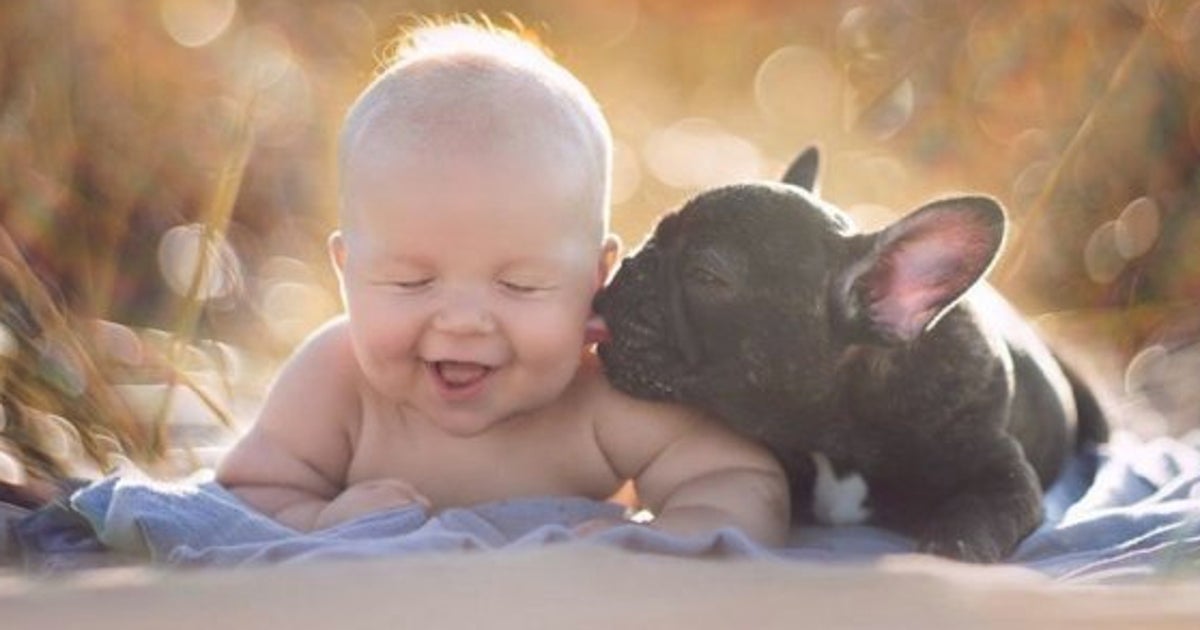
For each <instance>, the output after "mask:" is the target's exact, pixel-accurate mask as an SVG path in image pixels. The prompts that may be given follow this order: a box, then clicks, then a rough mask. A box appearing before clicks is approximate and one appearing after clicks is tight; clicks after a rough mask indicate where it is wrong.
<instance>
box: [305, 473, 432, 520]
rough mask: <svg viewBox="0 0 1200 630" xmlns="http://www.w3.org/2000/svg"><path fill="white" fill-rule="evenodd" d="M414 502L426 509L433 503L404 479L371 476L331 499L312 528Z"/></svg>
mask: <svg viewBox="0 0 1200 630" xmlns="http://www.w3.org/2000/svg"><path fill="white" fill-rule="evenodd" d="M412 503H419V504H421V505H422V506H423V507H424V508H425V509H426V510H428V509H429V508H430V506H431V505H432V504H431V503H430V502H429V499H427V498H425V495H423V494H421V493H420V492H418V491H417V489H416V488H414V487H413V486H412V484H410V483H408V482H407V481H404V480H403V479H371V480H369V481H362V482H359V483H356V484H354V485H352V486H350V487H348V488H346V489H345V490H343V491H342V493H341V494H339V495H338V496H337V497H335V498H334V499H333V500H332V501H330V502H329V505H326V506H325V508H324V509H322V510H321V513H320V514H319V515H317V521H316V523H314V524H313V529H314V530H318V529H325V528H327V527H332V526H333V525H337V524H338V523H344V522H346V521H349V520H352V519H355V518H358V517H360V516H363V515H366V514H371V513H374V512H382V511H384V510H390V509H393V508H398V507H403V506H405V505H409V504H412Z"/></svg>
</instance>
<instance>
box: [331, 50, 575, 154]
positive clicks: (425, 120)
mask: <svg viewBox="0 0 1200 630" xmlns="http://www.w3.org/2000/svg"><path fill="white" fill-rule="evenodd" d="M581 109H582V108H581V107H580V104H579V103H577V102H575V101H574V100H573V98H572V96H571V95H570V94H569V93H568V92H567V91H565V90H563V89H559V88H557V87H556V86H554V85H553V84H552V83H551V82H550V81H549V80H548V79H547V78H546V77H544V76H541V75H540V74H538V73H537V72H535V71H533V70H530V69H527V68H523V67H520V66H516V65H513V64H510V63H507V62H505V61H503V60H498V59H492V58H488V57H485V56H480V55H477V54H470V53H461V54H456V55H450V56H446V57H432V58H426V59H417V60H415V61H412V62H410V63H407V64H404V65H401V66H398V67H396V68H393V69H391V70H389V72H388V73H386V74H385V75H383V76H382V77H381V78H380V79H379V80H378V81H376V83H375V84H373V85H372V86H371V88H369V89H368V91H367V93H365V94H364V95H363V97H362V98H361V99H360V101H359V102H358V103H356V104H355V107H354V108H353V110H352V111H351V113H350V115H349V116H348V117H347V120H346V126H345V129H344V130H343V135H342V141H343V146H342V152H343V158H351V157H353V155H354V153H355V152H356V151H357V150H358V149H360V148H362V147H363V146H366V145H370V144H373V142H370V141H371V140H378V139H384V140H386V141H388V142H391V143H393V146H400V147H402V146H412V147H417V148H423V149H431V148H437V147H438V146H445V145H447V144H454V145H463V144H465V145H468V146H469V145H489V146H495V145H498V144H503V145H517V146H521V147H522V148H537V147H542V148H563V149H567V150H570V151H571V152H572V153H575V154H577V155H578V154H579V153H580V152H584V153H585V154H586V153H591V152H592V151H591V150H593V149H594V148H595V147H594V146H591V145H593V144H594V142H595V136H596V130H593V129H589V126H590V124H591V121H589V120H588V119H587V116H586V114H585V113H584V112H583V111H581Z"/></svg>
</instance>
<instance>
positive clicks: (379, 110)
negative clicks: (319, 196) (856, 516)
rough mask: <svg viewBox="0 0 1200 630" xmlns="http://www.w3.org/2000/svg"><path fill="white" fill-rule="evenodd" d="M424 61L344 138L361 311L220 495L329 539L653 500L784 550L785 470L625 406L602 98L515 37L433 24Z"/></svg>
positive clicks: (684, 420)
mask: <svg viewBox="0 0 1200 630" xmlns="http://www.w3.org/2000/svg"><path fill="white" fill-rule="evenodd" d="M408 44H409V45H408V47H407V48H406V49H405V50H403V51H402V52H401V53H400V55H399V56H398V57H397V61H395V62H394V63H393V64H392V65H391V66H390V67H389V68H388V69H387V70H386V71H385V72H384V73H383V74H382V75H380V76H379V77H378V78H377V79H376V80H375V81H374V82H373V83H372V84H371V85H370V86H369V87H368V88H367V89H366V91H365V92H364V93H363V94H362V95H361V96H360V97H359V99H358V101H357V102H356V103H355V104H354V105H353V106H352V107H351V109H350V112H349V114H348V115H347V118H346V121H345V126H344V128H343V130H342V134H341V139H340V155H339V169H340V175H341V188H340V216H339V221H340V226H339V227H340V230H339V231H337V232H335V233H334V234H333V235H332V236H331V237H330V239H329V249H330V255H331V258H332V260H333V264H334V266H335V268H336V270H337V275H338V280H339V282H340V286H341V293H342V300H343V303H344V305H345V310H346V314H345V315H344V316H342V317H340V318H337V319H335V320H333V321H331V322H329V323H328V324H326V325H325V326H323V327H322V328H320V329H319V330H318V331H317V332H315V333H314V334H313V335H312V336H311V337H310V338H309V339H308V340H306V341H305V342H304V343H303V344H302V345H301V347H300V348H299V349H298V350H297V351H296V353H295V354H294V355H293V356H292V357H291V358H290V359H289V361H288V362H287V363H286V365H285V366H284V367H283V369H282V371H281V373H280V374H279V376H278V378H277V380H276V381H275V383H274V385H273V386H272V387H271V390H270V392H269V394H268V396H267V399H266V402H265V404H264V406H263V409H262V411H261V413H260V415H259V417H258V418H257V421H256V422H255V424H254V426H253V427H252V428H251V430H250V431H249V432H248V433H247V434H246V435H245V436H244V437H243V438H242V439H241V441H240V442H239V443H238V444H236V446H235V447H234V448H233V449H232V450H231V451H230V452H229V454H228V455H227V456H226V457H225V458H224V460H223V461H222V462H221V464H220V466H219V469H218V473H217V479H218V481H220V482H221V483H222V484H223V485H225V486H226V487H227V488H229V489H230V490H231V491H232V492H234V493H235V494H236V495H237V496H239V497H240V498H241V499H243V500H244V501H245V502H247V503H248V504H250V505H251V506H254V507H255V508H256V509H259V510H261V511H262V512H264V513H266V514H268V515H270V516H272V517H273V518H275V519H276V520H278V521H280V522H282V523H284V524H286V525H289V526H291V527H294V528H296V529H298V530H302V531H307V530H315V529H321V528H325V527H329V526H331V525H334V524H336V523H339V522H343V521H346V520H349V519H352V518H355V517H358V516H361V515H364V514H367V513H370V512H374V511H380V510H385V509H389V508H395V507H399V506H403V505H407V504H410V503H413V502H416V503H419V504H422V505H424V506H425V507H426V508H428V509H430V510H434V511H436V510H439V509H443V508H448V507H454V506H465V505H471V504H476V503H481V502H487V501H494V500H499V499H504V498H512V497H518V496H535V495H559V496H562V495H573V496H584V497H590V498H594V499H598V500H603V499H606V498H609V497H611V496H612V495H614V493H615V492H617V490H619V489H620V488H621V487H622V485H623V484H624V483H625V482H626V481H627V480H632V482H633V484H634V487H635V489H636V493H637V496H638V498H639V500H640V501H641V502H642V504H643V505H644V506H645V507H647V508H648V509H649V510H650V511H651V512H652V513H653V514H655V516H656V517H655V519H654V520H653V521H652V523H651V525H650V526H651V527H655V528H659V529H662V530H664V531H669V532H673V533H677V534H689V533H698V532H704V531H710V530H713V529H716V528H719V527H723V526H735V527H738V528H741V529H742V530H743V531H744V532H745V533H747V534H748V535H750V536H751V537H753V538H755V539H757V540H759V541H761V542H764V543H767V544H777V543H780V542H782V540H783V539H784V536H785V534H786V528H787V522H788V514H789V507H788V495H787V486H786V481H785V479H784V477H783V474H782V471H781V469H780V467H779V465H778V464H777V463H776V462H775V461H774V459H773V458H772V457H771V456H770V455H769V454H768V453H767V452H766V451H765V450H763V449H762V448H761V447H759V446H757V445H755V444H753V443H751V442H750V441H747V440H744V439H741V438H739V437H736V436H735V435H734V434H732V433H730V432H728V431H727V430H725V429H723V428H722V427H720V426H719V425H717V424H716V423H713V422H710V421H708V420H707V419H706V418H703V417H700V416H698V415H697V414H696V413H695V412H692V411H689V410H686V409H684V408H682V407H678V406H671V405H667V404H661V403H650V402H645V401H640V400H635V399H633V398H630V397H628V396H626V395H624V394H621V393H619V392H617V391H616V390H614V389H612V388H611V387H610V386H609V384H608V382H607V381H606V380H605V378H604V376H603V374H602V372H601V371H600V368H599V365H598V361H597V360H596V358H595V356H594V354H593V352H592V351H591V350H590V348H589V344H590V341H591V340H590V335H589V334H588V333H587V332H586V331H588V330H593V329H594V328H595V327H596V326H597V325H598V323H599V320H598V319H597V318H596V317H595V316H594V315H593V314H592V310H591V301H592V297H593V295H594V294H595V292H596V291H597V289H598V288H599V287H600V286H601V284H602V283H603V282H604V280H605V278H606V277H607V274H608V271H609V267H610V266H611V265H612V264H613V262H614V260H615V258H616V256H617V250H618V243H617V240H616V238H615V237H614V236H612V235H610V234H609V233H608V225H607V222H608V219H607V206H608V189H609V180H610V163H611V138H610V135H609V130H608V126H607V123H606V122H605V120H604V118H603V116H602V114H601V113H600V110H599V106H598V105H597V104H596V102H595V101H594V100H593V99H592V97H591V95H590V94H589V93H588V91H587V89H586V88H584V86H583V85H582V84H581V83H580V82H579V81H578V80H577V79H575V77H573V76H572V75H571V74H570V73H569V72H568V71H566V70H565V69H564V68H562V67H561V66H559V65H557V64H556V63H554V62H553V61H551V60H550V59H549V58H548V57H547V56H546V54H545V53H544V52H542V50H541V49H540V48H539V47H537V46H536V45H534V44H532V43H529V42H526V41H523V40H522V39H521V38H520V37H519V36H518V35H516V34H514V33H512V32H508V31H504V30H500V29H496V28H492V27H486V28H485V27H481V26H475V25H469V24H448V25H441V26H427V27H424V28H421V29H418V30H416V31H415V32H413V33H412V34H411V35H410V37H409V42H408ZM604 525H606V524H604V523H599V524H597V523H593V524H589V526H588V527H585V528H583V529H586V530H588V531H592V530H594V529H596V528H599V527H603V526H604Z"/></svg>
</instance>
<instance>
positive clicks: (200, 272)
mask: <svg viewBox="0 0 1200 630" xmlns="http://www.w3.org/2000/svg"><path fill="white" fill-rule="evenodd" d="M158 268H159V270H160V271H161V273H162V278H163V280H165V281H166V284H167V286H168V287H169V288H170V289H171V290H172V291H174V292H175V293H176V294H177V295H180V296H185V297H190V296H195V297H196V298H197V299H199V300H212V299H217V298H223V297H228V296H231V295H233V294H234V293H235V292H236V291H238V290H239V289H240V288H241V286H242V271H241V263H240V262H239V261H238V257H237V254H236V253H234V251H233V248H232V247H230V246H229V243H228V242H226V240H225V238H224V237H223V236H221V235H215V234H212V233H211V232H210V230H208V229H207V228H205V227H204V226H203V225H200V224H197V223H192V224H188V225H180V226H176V227H174V228H171V229H170V230H167V231H166V233H164V234H163V236H162V239H161V240H160V241H159V245H158Z"/></svg>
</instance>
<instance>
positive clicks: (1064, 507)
mask: <svg viewBox="0 0 1200 630" xmlns="http://www.w3.org/2000/svg"><path fill="white" fill-rule="evenodd" d="M1194 437H1197V438H1198V439H1184V440H1173V439H1160V440H1155V441H1150V442H1139V441H1137V440H1135V439H1132V438H1129V437H1128V436H1118V438H1117V439H1115V440H1114V441H1113V443H1112V444H1110V445H1108V446H1106V447H1104V448H1103V449H1101V450H1099V451H1089V452H1086V453H1082V454H1080V455H1079V456H1078V457H1076V458H1075V459H1074V460H1073V461H1072V462H1071V463H1070V465H1069V466H1068V468H1067V469H1066V471H1065V472H1064V473H1063V475H1062V476H1061V477H1060V479H1059V480H1058V482H1057V483H1056V484H1055V485H1054V486H1053V487H1052V488H1051V489H1050V490H1049V492H1047V495H1046V500H1045V504H1046V514H1047V517H1046V520H1045V522H1044V524H1043V525H1042V526H1041V527H1040V528H1039V529H1038V530H1037V531H1035V532H1034V533H1033V534H1032V535H1030V536H1029V537H1028V538H1027V539H1025V541H1023V542H1022V543H1021V545H1020V546H1019V547H1018V548H1017V550H1016V552H1015V553H1014V554H1013V556H1012V557H1011V558H1010V559H1009V562H1011V563H1013V564H1017V565H1021V566H1025V567H1029V568H1033V569H1035V570H1037V571H1040V572H1042V573H1044V574H1046V575H1049V576H1051V577H1054V578H1058V579H1061V580H1064V581H1072V582H1079V581H1089V582H1115V581H1126V580H1130V579H1138V578H1142V577H1145V576H1150V575H1169V574H1179V573H1186V574H1189V575H1197V574H1200V436H1194ZM620 513H621V508H619V507H618V506H616V505H613V504H609V503H604V502H597V501H590V500H585V499H580V498H566V497H546V498H529V499H518V500H510V501H503V502H497V503H490V504H486V505H481V506H477V507H473V508H470V509H450V510H445V511H442V512H440V513H437V514H434V515H430V514H427V513H426V512H425V511H424V509H422V508H421V507H418V506H412V507H406V508H401V509H396V510H392V511H388V512H382V513H378V514H373V515H370V516H367V517H364V518H361V519H358V520H355V521H352V522H348V523H344V524H342V525H339V526H336V527H333V528H330V529H327V530H323V531H318V532H312V533H299V532H296V531H294V530H292V529H289V528H287V527H285V526H283V525H280V524H278V523H276V522H274V521H272V520H271V519H269V518H267V517H264V516H262V515H260V514H258V513H256V512H254V511H253V510H251V509H250V508H248V507H247V506H245V505H244V504H242V503H241V502H240V501H238V499H237V498H235V497H234V496H233V495H231V494H230V493H228V492H226V491H225V490H224V489H223V488H221V487H220V486H219V485H218V484H216V483H214V482H213V481H212V480H211V475H208V476H201V477H193V478H191V479H188V480H185V481H180V482H173V483H163V482H156V481H152V480H149V479H146V478H144V477H141V476H137V475H122V476H113V477H109V478H106V479H102V480H100V481H98V482H95V483H92V484H90V485H88V486H86V487H83V488H82V489H79V490H77V491H76V492H74V493H73V494H72V495H71V496H70V499H69V502H68V503H66V504H64V505H61V506H59V508H58V510H57V512H55V511H45V510H43V511H41V512H37V513H34V514H33V515H32V516H30V517H28V518H26V519H25V520H24V521H23V522H22V523H20V524H19V527H17V528H16V531H17V537H18V538H19V539H20V541H19V542H20V546H21V547H23V548H25V549H27V550H28V549H37V550H38V552H39V554H40V557H41V558H43V559H44V560H46V559H48V560H49V561H50V562H49V563H48V566H53V565H54V564H55V562H58V563H59V566H71V565H72V562H73V561H75V560H77V559H78V558H80V557H90V558H95V557H96V555H97V554H102V555H104V556H113V555H116V556H123V557H126V558H129V557H132V558H136V559H140V560H143V561H144V560H145V559H149V560H151V561H154V562H158V563H167V564H173V565H193V566H194V565H222V566H224V565H240V564H249V563H288V562H307V561H312V560H317V559H335V558H341V559H344V558H363V557H377V556H384V555H389V554H392V555H394V554H408V553H417V552H432V551H450V550H472V549H497V548H523V547H535V546H541V545H547V544H554V543H564V542H574V543H575V544H600V545H611V546H617V547H621V548H626V549H630V550H636V551H640V552H650V553H661V554H672V555H683V556H706V557H711V556H736V557H769V558H777V559H778V558H783V559H788V560H796V561H814V562H826V563H829V562H840V563H847V562H849V563H869V562H872V561H874V560H877V559H878V558H879V557H880V556H883V555H886V554H894V553H907V552H911V551H912V550H913V543H912V541H911V540H909V539H907V538H905V537H903V536H900V535H898V534H895V533H892V532H887V531H884V530H881V529H877V528H873V527H865V526H862V527H841V528H827V527H802V528H798V529H797V530H795V531H794V532H793V535H792V537H791V540H790V541H789V543H788V544H787V545H786V546H785V547H783V548H780V549H767V548H764V547H762V546H760V545H757V544H755V543H754V542H753V541H751V540H749V539H748V538H746V537H745V536H744V535H743V534H742V533H741V532H739V531H737V530H735V529H725V530H721V531H717V532H713V533H711V534H708V535H703V536H695V537H679V536H672V535H668V534H664V533H662V532H658V531H655V530H652V529H649V528H646V527H643V526H639V525H635V524H630V525H625V526H619V527H616V528H613V529H609V530H605V531H601V532H599V533H595V534H592V535H590V536H587V537H581V536H579V535H577V534H576V533H575V532H574V531H573V530H572V526H574V525H576V524H578V523H581V522H583V521H585V520H588V519H591V518H596V517H614V516H619V515H620ZM64 516H66V517H68V518H66V520H64ZM72 519H73V520H72Z"/></svg>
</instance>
